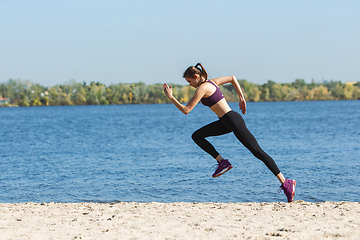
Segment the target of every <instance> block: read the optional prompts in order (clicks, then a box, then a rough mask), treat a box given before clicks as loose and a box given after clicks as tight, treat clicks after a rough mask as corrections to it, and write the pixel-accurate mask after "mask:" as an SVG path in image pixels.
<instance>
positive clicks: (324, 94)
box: [0, 79, 360, 106]
mask: <svg viewBox="0 0 360 240" xmlns="http://www.w3.org/2000/svg"><path fill="white" fill-rule="evenodd" d="M238 81H239V83H240V86H241V87H242V88H243V91H244V95H245V99H246V101H248V102H264V101H323V100H359V99H360V82H348V83H341V81H324V82H322V83H315V82H314V81H312V82H311V83H310V84H307V83H305V81H304V80H303V79H296V80H295V81H294V82H293V83H275V82H273V81H271V80H269V81H268V82H267V83H265V84H263V85H258V84H255V83H251V82H248V81H246V80H238ZM170 85H171V86H172V88H173V92H174V96H175V97H176V98H177V99H179V100H180V101H181V102H183V103H186V102H188V101H189V99H190V98H191V97H192V95H193V93H194V91H195V89H194V88H192V87H190V86H185V85H177V84H170ZM220 89H221V91H222V93H223V94H224V96H225V97H226V99H227V100H228V101H229V102H236V101H238V96H237V94H236V91H235V89H234V88H233V86H232V85H231V84H228V85H222V86H220ZM0 100H1V102H0V106H62V105H108V104H159V103H169V102H170V101H169V99H168V98H167V97H166V96H165V94H164V93H163V89H162V84H152V85H146V84H145V83H143V82H139V83H129V84H125V83H120V84H112V85H110V86H105V85H104V84H102V83H99V82H97V83H95V82H91V83H90V84H87V83H86V82H83V83H78V82H76V81H75V80H72V81H70V82H69V83H66V84H63V85H56V86H53V87H44V86H41V85H39V84H35V83H32V82H30V81H28V80H25V81H22V80H19V79H17V80H14V79H10V80H8V81H7V82H5V83H0Z"/></svg>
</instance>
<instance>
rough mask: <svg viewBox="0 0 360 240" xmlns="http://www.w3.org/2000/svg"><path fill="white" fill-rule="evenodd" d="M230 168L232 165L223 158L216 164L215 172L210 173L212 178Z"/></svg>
mask: <svg viewBox="0 0 360 240" xmlns="http://www.w3.org/2000/svg"><path fill="white" fill-rule="evenodd" d="M232 168H233V167H232V166H231V163H230V162H229V161H228V160H227V159H223V160H221V161H220V162H219V163H218V164H217V168H216V170H215V173H214V174H213V175H212V177H213V178H216V177H220V176H221V175H223V174H224V173H226V172H227V171H229V170H230V169H232Z"/></svg>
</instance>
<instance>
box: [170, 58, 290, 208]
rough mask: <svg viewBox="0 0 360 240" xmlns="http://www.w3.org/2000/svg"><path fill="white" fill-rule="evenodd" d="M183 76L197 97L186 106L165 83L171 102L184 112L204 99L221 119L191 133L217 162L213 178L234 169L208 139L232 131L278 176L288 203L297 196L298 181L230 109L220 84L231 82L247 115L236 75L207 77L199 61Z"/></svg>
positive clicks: (241, 108) (243, 111) (237, 114)
mask: <svg viewBox="0 0 360 240" xmlns="http://www.w3.org/2000/svg"><path fill="white" fill-rule="evenodd" d="M183 77H184V78H185V80H186V81H187V82H188V83H189V84H190V86H192V87H194V88H196V91H195V93H194V96H193V97H192V98H191V99H190V101H189V102H188V103H187V104H186V105H183V104H181V103H180V102H179V101H178V100H177V99H176V98H175V97H174V96H173V93H172V89H171V86H169V85H167V84H166V83H164V85H163V89H164V93H165V95H166V96H167V97H168V98H169V99H170V101H171V102H172V103H173V104H174V105H175V106H176V107H177V108H178V109H179V110H180V111H181V112H182V113H184V114H185V115H187V114H188V113H189V112H190V111H191V110H192V109H193V108H194V107H195V106H196V104H197V103H198V102H199V101H201V103H202V104H204V105H205V106H208V107H209V108H210V109H211V110H212V111H213V112H214V113H215V114H216V115H217V116H218V118H219V120H217V121H215V122H213V123H210V124H208V125H206V126H204V127H202V128H200V129H199V130H197V131H195V132H194V133H193V135H192V139H193V140H194V142H195V143H196V144H197V145H198V146H199V147H200V148H202V149H203V150H204V151H205V152H207V153H208V154H210V155H211V156H212V157H213V158H214V159H215V160H216V161H217V162H218V164H217V169H216V170H215V173H214V174H213V175H212V177H213V178H216V177H219V176H221V175H222V174H224V173H226V172H227V171H229V170H230V169H232V165H231V163H230V162H229V160H227V159H224V158H223V157H222V156H221V155H220V154H219V153H218V152H217V151H216V149H215V148H214V146H213V145H212V144H211V143H210V142H208V141H207V140H206V139H205V138H207V137H213V136H220V135H223V134H227V133H230V132H233V133H234V134H235V136H236V137H237V139H238V140H239V141H240V142H241V143H242V144H243V145H244V146H245V147H246V148H247V149H249V150H250V152H251V153H252V154H253V155H254V156H255V157H256V158H258V159H260V160H261V161H263V162H264V163H265V165H266V166H267V167H268V168H269V170H270V171H271V172H272V173H273V174H274V175H275V176H276V177H277V178H278V179H279V181H280V183H281V186H280V188H281V190H284V193H285V195H286V197H287V200H288V202H292V201H293V199H294V196H295V186H296V181H295V180H289V179H286V178H285V177H284V176H283V175H282V173H281V172H280V170H279V168H278V167H277V165H276V163H275V162H274V160H273V159H272V158H271V157H270V156H269V155H268V154H267V153H265V152H264V151H263V150H262V149H261V147H260V146H259V144H258V142H257V141H256V139H255V137H254V136H253V135H252V134H251V133H250V131H249V130H248V129H247V127H246V125H245V122H244V119H243V118H242V117H241V115H240V114H239V113H237V112H235V111H233V110H232V109H231V108H230V106H229V105H228V103H227V102H226V100H225V98H224V96H223V94H222V93H221V91H220V89H219V87H218V86H220V85H222V84H226V83H231V84H232V85H233V86H234V88H235V89H236V92H237V94H238V96H239V99H240V101H239V107H240V110H241V111H242V113H243V114H245V113H246V101H245V98H244V95H243V93H242V90H241V87H240V85H239V82H238V81H237V79H236V77H235V76H228V77H220V78H215V79H210V80H208V74H207V72H206V71H205V69H204V67H203V66H202V65H201V64H200V63H197V64H196V65H195V66H190V67H189V68H187V69H186V71H185V72H184V75H183ZM281 190H280V191H281Z"/></svg>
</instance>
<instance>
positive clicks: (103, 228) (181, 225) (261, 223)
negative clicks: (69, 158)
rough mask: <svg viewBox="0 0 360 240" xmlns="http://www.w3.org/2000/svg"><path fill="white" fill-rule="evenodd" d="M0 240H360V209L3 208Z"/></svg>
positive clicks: (302, 205)
mask: <svg viewBox="0 0 360 240" xmlns="http://www.w3.org/2000/svg"><path fill="white" fill-rule="evenodd" d="M0 216H1V217H0V239H1V240H3V239H36V240H38V239H106V240H108V239H191V240H192V239H206V240H207V239H360V203H358V202H323V203H309V202H304V201H295V202H293V203H156V202H152V203H135V202H129V203H128V202H121V203H114V204H104V203H42V204H40V203H19V204H10V203H0Z"/></svg>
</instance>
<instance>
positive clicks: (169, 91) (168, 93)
mask: <svg viewBox="0 0 360 240" xmlns="http://www.w3.org/2000/svg"><path fill="white" fill-rule="evenodd" d="M163 90H164V93H165V95H166V96H167V97H168V98H169V99H171V98H172V89H171V86H169V85H167V84H166V83H164V85H163Z"/></svg>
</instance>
